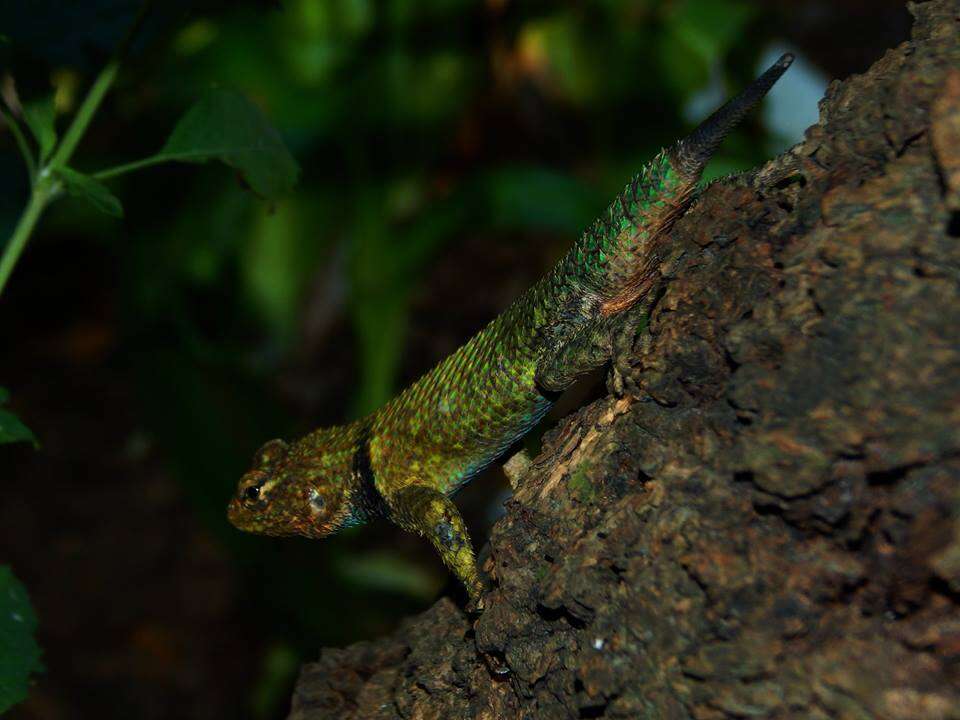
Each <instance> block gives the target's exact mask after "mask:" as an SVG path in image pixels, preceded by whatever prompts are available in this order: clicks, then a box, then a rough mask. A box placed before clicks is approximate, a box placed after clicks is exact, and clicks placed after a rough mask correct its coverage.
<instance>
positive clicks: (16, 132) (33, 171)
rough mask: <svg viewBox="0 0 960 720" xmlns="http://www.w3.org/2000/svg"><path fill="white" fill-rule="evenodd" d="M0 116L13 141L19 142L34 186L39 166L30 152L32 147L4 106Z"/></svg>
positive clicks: (18, 145)
mask: <svg viewBox="0 0 960 720" xmlns="http://www.w3.org/2000/svg"><path fill="white" fill-rule="evenodd" d="M0 116H2V117H3V119H4V121H5V122H6V123H7V127H9V128H10V133H11V134H12V135H13V139H14V140H16V142H17V148H18V149H19V150H20V154H21V155H22V156H23V162H24V163H25V164H26V166H27V174H28V175H29V176H30V184H31V185H32V184H33V181H34V178H36V176H37V164H36V162H34V159H33V154H32V153H31V152H30V145H29V144H28V143H27V138H26V137H25V136H24V134H23V131H22V130H20V125H19V124H17V121H16V120H15V119H14V117H13V114H12V113H10V112H9V111H8V110H7V109H6V108H5V107H3V105H0Z"/></svg>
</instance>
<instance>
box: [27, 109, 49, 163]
mask: <svg viewBox="0 0 960 720" xmlns="http://www.w3.org/2000/svg"><path fill="white" fill-rule="evenodd" d="M55 118H56V113H55V112H54V109H53V96H52V95H50V96H49V97H46V98H43V99H42V100H34V101H32V102H28V103H26V104H25V105H24V106H23V119H24V120H26V121H27V127H29V128H30V132H32V133H33V137H35V138H36V140H37V145H39V146H40V162H44V161H45V160H46V159H47V158H48V157H50V153H51V152H53V148H54V146H55V145H56V144H57V129H56V125H55V123H56V120H55Z"/></svg>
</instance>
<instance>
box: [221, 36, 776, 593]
mask: <svg viewBox="0 0 960 720" xmlns="http://www.w3.org/2000/svg"><path fill="white" fill-rule="evenodd" d="M792 62H793V56H792V55H790V54H786V55H783V56H782V57H781V58H780V59H779V60H778V61H777V62H776V63H774V64H773V65H772V66H771V67H770V68H769V69H768V70H767V71H766V72H764V73H763V74H762V75H760V76H759V77H758V78H757V79H756V80H754V81H753V83H751V84H750V85H748V86H747V87H746V89H744V90H743V91H742V92H741V93H740V94H739V95H737V96H735V97H734V98H732V99H730V100H729V101H727V102H726V103H725V104H724V105H723V106H722V107H721V108H720V109H718V110H716V111H715V112H714V113H713V114H712V115H710V116H709V117H708V118H707V119H706V120H704V121H703V122H702V123H701V124H700V125H699V126H698V127H697V128H696V129H695V130H694V131H693V132H692V133H691V134H690V135H688V136H687V137H686V138H684V139H682V140H680V141H678V142H676V143H675V144H674V145H673V146H672V147H670V148H668V149H665V150H663V151H661V152H660V153H659V154H658V155H657V156H656V157H655V158H654V159H653V160H652V161H650V162H649V163H648V164H647V165H646V166H644V167H643V169H642V170H641V171H640V172H639V173H638V174H637V175H636V176H635V177H634V178H633V179H632V180H631V181H630V182H629V183H628V184H627V186H626V187H625V189H624V190H623V191H622V192H621V193H620V194H619V195H618V196H617V197H616V199H615V200H614V201H613V203H612V204H611V205H610V206H609V207H608V209H607V210H606V212H605V213H604V214H603V215H601V217H600V218H599V219H598V220H596V221H595V222H594V223H593V224H592V225H591V226H590V227H588V228H587V229H586V230H585V231H584V232H583V234H582V235H581V237H580V238H579V240H578V241H577V242H576V243H575V244H574V246H573V247H572V248H571V249H570V250H569V251H568V252H567V253H566V255H564V256H563V257H562V258H561V259H560V260H559V261H558V262H557V264H556V265H555V266H554V267H553V268H552V269H551V270H550V271H548V272H547V273H546V274H545V275H544V276H543V277H542V278H541V279H540V280H539V281H538V282H537V283H536V284H534V285H533V286H532V287H531V288H529V289H528V290H527V291H526V292H525V293H524V294H522V295H521V296H520V297H519V298H518V299H517V300H515V301H514V302H513V303H512V304H511V305H510V306H509V307H508V308H507V309H506V310H505V311H504V312H502V313H501V314H500V315H499V316H498V317H496V318H495V319H494V320H493V321H491V322H490V323H489V324H488V325H487V326H486V327H485V328H484V329H482V330H481V331H480V332H479V333H477V334H476V335H474V336H473V337H472V338H471V339H470V340H468V341H467V342H466V343H465V344H464V345H463V346H461V347H460V348H459V349H458V350H456V351H455V352H454V353H452V354H451V355H449V356H448V357H447V358H446V359H444V360H442V361H441V362H440V363H439V364H438V365H437V366H435V367H434V368H433V369H432V370H430V371H429V372H427V373H426V374H425V375H423V376H422V377H421V378H420V379H419V380H417V381H416V382H414V383H413V384H412V385H410V386H409V387H407V388H406V389H405V390H404V391H403V392H401V393H400V394H399V395H397V396H395V397H394V398H393V399H392V400H390V401H389V402H387V403H386V404H385V405H383V406H382V407H381V408H380V409H378V410H376V411H375V412H373V413H372V414H370V415H368V416H367V417H364V418H362V419H359V420H356V421H354V422H350V423H348V424H344V425H339V426H335V427H326V428H320V429H317V430H314V431H313V432H310V433H309V434H307V435H305V436H304V437H302V438H300V439H298V440H296V441H294V442H290V443H288V442H285V441H283V440H279V439H277V440H271V441H269V442H267V443H266V444H265V445H263V446H262V447H261V448H260V449H259V450H258V451H257V452H256V455H255V457H254V459H253V465H252V467H251V469H250V470H249V471H248V472H246V473H245V474H244V475H243V477H242V478H241V479H240V482H239V485H238V487H237V491H236V494H235V495H234V497H233V498H232V499H231V500H230V502H229V506H228V511H227V514H228V518H229V520H230V522H231V523H232V524H233V525H235V526H236V527H237V528H239V529H241V530H245V531H249V532H254V533H258V534H264V535H301V536H306V537H309V538H322V537H325V536H328V535H330V534H332V533H334V532H336V531H338V530H340V529H342V528H345V527H349V526H353V525H357V524H360V523H363V522H366V521H368V520H372V519H374V518H377V517H386V518H388V519H390V520H392V521H393V522H394V523H396V524H397V525H399V526H400V527H401V528H403V529H405V530H408V531H411V532H414V533H417V534H419V535H420V536H422V537H425V538H427V539H428V540H429V541H430V543H431V544H432V545H433V547H434V548H435V550H436V551H437V552H438V553H439V555H440V557H441V559H442V560H443V562H444V564H445V565H446V566H447V568H448V569H449V570H450V571H451V572H452V573H453V574H454V575H455V576H456V577H457V578H458V579H459V581H460V582H461V583H462V584H463V585H464V587H465V588H466V591H467V595H468V598H469V602H468V607H469V608H470V609H475V610H481V609H482V608H483V591H484V588H483V583H482V582H481V580H480V577H479V574H478V571H477V563H476V558H475V554H474V550H473V546H472V543H471V540H470V535H469V533H468V531H467V528H466V526H465V524H464V521H463V518H462V517H461V515H460V513H459V511H458V510H457V507H456V506H455V505H454V503H453V501H452V500H451V497H450V496H451V495H452V494H453V493H454V492H455V491H456V490H457V489H459V488H460V487H461V486H463V485H464V484H465V483H466V482H468V481H469V480H471V479H472V478H473V477H474V476H476V475H477V474H478V473H479V472H480V471H481V470H482V469H484V468H485V467H487V466H488V465H490V464H491V463H492V462H494V461H495V460H496V459H498V458H500V457H501V456H502V455H503V454H504V453H505V452H506V451H507V450H508V449H509V448H510V447H511V446H512V445H513V444H514V443H515V442H516V441H517V440H519V439H520V438H522V437H523V436H524V435H525V434H526V433H527V432H528V431H530V430H531V429H532V428H533V427H534V426H535V425H536V424H537V423H538V422H539V421H540V420H541V419H542V418H543V416H544V415H545V414H546V413H547V411H548V410H549V409H550V407H551V406H552V405H553V404H554V402H555V401H556V399H557V398H558V397H559V394H560V393H561V392H562V391H564V390H565V389H566V388H567V387H569V386H570V385H572V384H573V383H574V382H575V381H576V380H577V379H578V378H579V377H580V376H582V375H584V374H586V373H587V372H590V371H592V370H594V369H596V368H598V367H601V366H603V365H604V364H606V363H607V362H608V361H610V360H611V359H613V360H616V347H617V339H618V338H623V337H625V336H629V335H630V333H631V332H632V333H634V336H635V333H636V331H637V330H638V329H639V328H641V327H642V324H643V323H644V322H645V320H646V316H647V314H648V312H649V308H650V305H651V303H652V298H653V295H654V292H655V288H656V284H657V278H658V264H659V262H660V261H661V259H662V258H661V256H662V251H663V248H664V243H665V242H666V241H667V240H668V237H669V233H670V229H671V227H672V226H673V224H674V223H675V222H676V220H677V219H678V218H679V217H681V216H682V215H683V214H684V213H685V212H686V211H687V209H688V208H689V207H690V205H691V203H692V202H693V200H694V199H695V198H696V196H697V194H698V192H699V190H700V188H699V181H700V177H701V175H702V173H703V170H704V167H705V166H706V164H707V162H708V161H709V160H710V158H711V157H712V156H713V154H714V153H715V152H716V150H717V149H718V148H719V146H720V143H721V142H722V140H723V139H724V137H725V136H726V135H727V134H728V133H729V132H730V130H731V129H732V128H733V127H735V126H736V125H737V124H738V123H739V122H740V121H741V120H742V119H743V117H744V116H745V115H746V114H747V113H748V112H749V111H750V110H751V109H752V108H753V107H754V106H755V105H757V104H758V103H759V102H760V100H762V99H763V97H764V96H765V95H766V94H767V92H768V91H769V90H770V88H771V87H773V85H774V83H775V82H776V81H777V80H778V79H779V78H780V77H781V76H782V75H783V73H784V72H786V70H787V68H788V67H789V66H790V64H791V63H792ZM625 334H626V335H625ZM614 370H615V372H616V363H615V368H614Z"/></svg>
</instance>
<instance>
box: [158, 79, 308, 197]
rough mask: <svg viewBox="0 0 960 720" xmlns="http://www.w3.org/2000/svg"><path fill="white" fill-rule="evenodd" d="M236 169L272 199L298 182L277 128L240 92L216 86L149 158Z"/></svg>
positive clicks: (255, 189) (254, 187)
mask: <svg viewBox="0 0 960 720" xmlns="http://www.w3.org/2000/svg"><path fill="white" fill-rule="evenodd" d="M152 159H153V160H156V161H157V162H164V161H168V160H173V161H178V162H195V163H203V162H207V161H208V160H220V161H221V162H223V163H225V164H227V165H229V166H230V167H232V168H236V169H237V170H238V171H239V172H240V173H241V175H242V176H243V178H244V180H246V182H247V184H249V185H250V187H251V188H252V189H253V190H254V192H256V193H257V194H258V195H262V196H263V197H266V198H276V197H278V196H280V195H283V194H284V193H286V192H289V191H290V190H291V189H292V188H293V186H294V185H295V184H296V182H297V176H298V175H299V173H300V168H299V167H298V166H297V161H296V160H294V159H293V156H292V155H291V154H290V151H289V150H287V146H286V145H284V143H283V140H282V139H281V138H280V133H278V132H277V131H276V129H275V128H274V127H273V126H272V125H270V123H269V122H267V119H266V118H265V117H264V116H263V113H261V112H260V109H259V108H258V107H257V106H256V105H254V104H253V103H252V102H250V101H249V100H247V98H245V97H244V96H243V95H241V94H240V93H238V92H236V91H233V90H227V89H225V88H214V89H212V90H210V91H209V92H208V93H207V94H206V96H204V97H203V98H201V99H200V101H199V102H197V104H196V105H194V106H193V107H192V108H190V110H188V111H187V113H186V115H184V116H183V117H182V118H180V122H178V123H177V126H176V127H175V128H174V129H173V132H172V133H171V134H170V137H169V139H168V140H167V142H166V144H165V145H164V146H163V148H161V150H160V152H159V153H157V155H155V156H154V157H153V158H152Z"/></svg>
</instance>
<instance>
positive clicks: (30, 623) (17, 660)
mask: <svg viewBox="0 0 960 720" xmlns="http://www.w3.org/2000/svg"><path fill="white" fill-rule="evenodd" d="M36 629H37V616H36V614H35V613H34V612H33V608H32V607H31V606H30V599H29V598H28V597H27V591H26V590H25V589H24V587H23V585H22V584H21V583H20V581H19V580H17V579H16V578H15V577H14V576H13V573H12V572H11V570H10V568H8V567H7V566H6V565H0V713H4V712H6V711H7V710H8V709H9V708H11V707H13V706H14V705H16V704H17V703H18V702H21V701H22V700H23V699H24V698H26V697H27V688H28V687H29V683H30V675H31V674H32V673H36V672H40V671H41V670H43V663H42V662H41V661H40V648H39V646H38V645H37V641H36V640H35V639H34V633H35V632H36Z"/></svg>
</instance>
